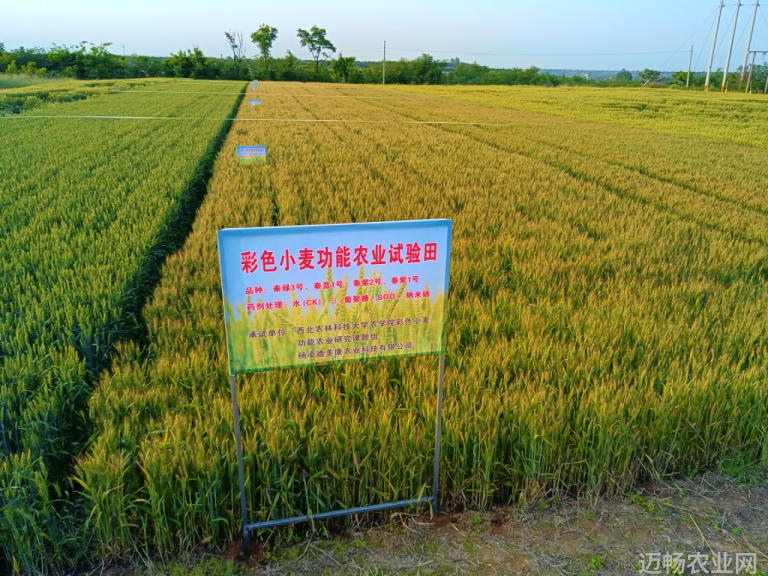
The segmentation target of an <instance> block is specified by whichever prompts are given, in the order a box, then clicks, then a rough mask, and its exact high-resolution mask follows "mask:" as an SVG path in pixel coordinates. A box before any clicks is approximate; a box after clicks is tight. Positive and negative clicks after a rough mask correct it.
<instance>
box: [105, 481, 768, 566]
mask: <svg viewBox="0 0 768 576" xmlns="http://www.w3.org/2000/svg"><path fill="white" fill-rule="evenodd" d="M766 481H768V474H766V473H765V472H760V473H754V472H752V473H749V474H744V473H741V474H738V475H737V476H736V477H735V478H734V477H731V476H726V475H725V474H722V473H707V474H704V475H701V476H699V477H697V479H696V480H690V481H680V482H667V483H664V484H659V483H656V484H654V483H648V484H646V485H644V486H643V487H642V488H640V489H638V491H637V492H636V493H634V494H629V495H627V496H625V497H623V498H614V499H601V500H599V501H597V502H589V501H585V500H582V501H575V500H571V501H567V502H564V503H562V504H560V505H558V506H555V507H549V508H545V509H542V510H539V509H538V508H537V509H536V510H534V511H527V510H522V509H520V508H518V507H515V508H512V507H508V508H496V509H493V510H492V511H490V512H488V513H477V512H471V511H468V512H464V513H451V514H448V515H440V516H438V517H437V518H436V519H435V520H431V519H430V518H429V517H428V516H422V517H412V516H406V515H404V514H402V515H401V514H396V515H393V517H392V521H391V522H390V524H388V525H386V526H383V527H379V528H375V529H368V530H362V529H358V530H352V531H350V532H345V533H344V534H341V535H337V536H333V537H330V538H329V537H318V536H317V535H316V536H315V537H313V538H311V539H310V538H307V539H304V540H301V541H300V542H298V543H297V544H296V545H294V546H289V547H281V548H279V549H277V550H270V548H269V546H267V547H266V548H265V547H264V546H262V545H259V544H256V545H254V551H255V554H254V556H253V557H251V558H248V559H246V560H244V559H243V558H242V557H240V556H238V553H239V546H238V544H235V543H233V545H231V546H230V548H229V550H228V551H226V552H225V553H224V554H223V555H217V556H205V557H202V558H201V557H197V558H195V560H194V561H191V562H190V563H187V564H176V565H166V566H160V565H154V566H151V567H143V568H138V569H136V570H135V572H134V570H130V571H128V572H126V571H125V570H113V571H109V570H108V571H105V572H103V574H111V575H112V576H118V575H126V576H127V574H131V575H134V574H135V575H136V576H138V575H139V574H142V575H155V574H156V575H160V574H168V575H172V576H176V575H177V574H178V575H181V574H199V575H201V576H202V575H203V574H206V575H212V576H214V575H215V576H219V575H220V576H227V575H235V574H237V575H254V576H256V575H259V576H261V575H265V576H266V575H269V576H289V575H294V576H309V575H336V574H349V575H352V574H355V575H358V576H384V575H390V574H411V575H441V576H442V575H486V574H489V575H501V574H510V575H517V574H542V575H557V576H561V575H578V576H592V575H595V576H596V575H605V576H608V575H625V574H638V573H642V572H640V569H642V568H643V566H644V564H643V563H645V567H646V568H648V569H652V568H654V566H653V565H652V563H651V558H652V557H651V556H650V555H649V554H650V553H657V554H659V559H660V561H661V566H660V572H657V573H660V574H697V573H698V574H705V572H704V571H703V570H701V569H700V568H699V566H701V565H703V566H704V568H706V570H708V573H711V572H712V570H713V569H714V568H715V566H714V565H713V559H714V558H717V557H718V554H719V555H720V558H721V559H726V562H727V561H728V560H730V562H731V563H730V564H729V565H728V569H730V570H732V572H731V573H732V574H749V573H752V572H749V571H747V569H744V568H741V569H739V570H737V566H736V561H737V555H739V556H738V558H739V559H740V560H741V561H744V560H746V561H753V562H755V563H756V568H757V570H756V572H754V573H755V574H758V575H763V576H765V574H766V571H768V484H767V483H766ZM665 554H668V555H670V557H674V556H675V555H676V554H677V555H679V556H678V562H679V560H682V561H683V562H684V563H685V564H684V569H683V570H682V571H677V572H675V571H673V569H672V568H668V569H665V568H664V566H663V558H664V555H665ZM693 555H699V556H698V558H699V562H697V563H696V564H695V565H694V567H693V568H692V567H691V563H692V562H693ZM678 566H679V564H678ZM696 570H698V572H697V571H696Z"/></svg>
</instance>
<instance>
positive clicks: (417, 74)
mask: <svg viewBox="0 0 768 576" xmlns="http://www.w3.org/2000/svg"><path fill="white" fill-rule="evenodd" d="M445 66H446V62H444V61H443V60H435V59H434V58H433V57H432V56H431V55H430V54H422V55H421V56H419V57H418V58H416V59H414V60H413V61H411V62H410V66H409V67H410V69H411V74H412V80H413V81H414V82H416V83H417V84H441V83H442V82H443V68H444V67H445Z"/></svg>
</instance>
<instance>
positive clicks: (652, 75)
mask: <svg viewBox="0 0 768 576" xmlns="http://www.w3.org/2000/svg"><path fill="white" fill-rule="evenodd" d="M660 74H661V72H659V71H658V70H651V69H650V68H646V69H645V70H643V71H642V72H640V80H642V81H643V84H650V83H651V81H652V80H658V79H659V75H660Z"/></svg>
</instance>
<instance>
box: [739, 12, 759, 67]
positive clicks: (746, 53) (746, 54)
mask: <svg viewBox="0 0 768 576" xmlns="http://www.w3.org/2000/svg"><path fill="white" fill-rule="evenodd" d="M759 7H760V0H755V9H754V10H752V24H750V26H749V36H747V49H746V50H745V51H744V64H742V66H741V81H742V82H744V73H745V72H746V71H747V59H748V58H749V49H750V48H751V47H752V32H754V31H755V19H756V18H757V9H758V8H759Z"/></svg>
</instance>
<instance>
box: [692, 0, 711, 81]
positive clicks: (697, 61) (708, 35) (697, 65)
mask: <svg viewBox="0 0 768 576" xmlns="http://www.w3.org/2000/svg"><path fill="white" fill-rule="evenodd" d="M715 11H717V8H715ZM713 14H714V12H713ZM710 18H711V16H710ZM714 29H715V21H714V20H712V26H710V27H709V32H708V33H707V39H708V38H709V37H710V35H711V34H712V31H713V30H714ZM706 47H707V43H706V41H705V42H702V43H701V50H700V51H699V56H698V58H696V64H695V65H694V68H698V67H699V60H701V55H702V54H704V50H705V49H706Z"/></svg>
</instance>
